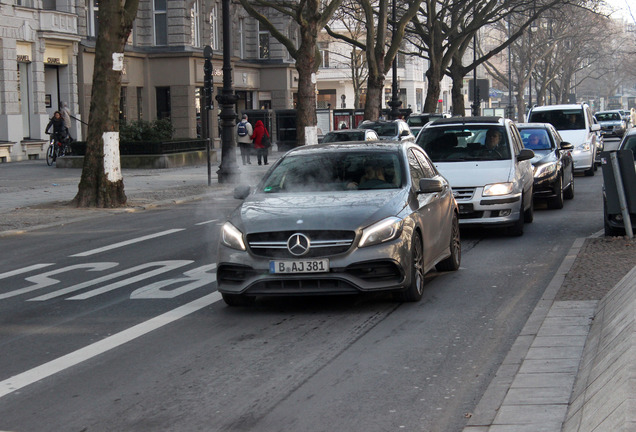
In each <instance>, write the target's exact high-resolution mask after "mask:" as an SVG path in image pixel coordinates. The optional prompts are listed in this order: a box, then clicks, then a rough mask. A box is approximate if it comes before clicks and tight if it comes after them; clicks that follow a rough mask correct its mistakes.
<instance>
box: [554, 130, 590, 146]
mask: <svg viewBox="0 0 636 432" xmlns="http://www.w3.org/2000/svg"><path fill="white" fill-rule="evenodd" d="M559 134H560V135H561V138H563V141H565V142H569V143H570V144H572V145H573V146H574V147H577V146H580V145H581V144H583V143H584V142H585V141H586V140H587V131H586V130H585V129H577V130H560V131H559Z"/></svg>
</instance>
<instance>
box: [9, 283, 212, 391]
mask: <svg viewBox="0 0 636 432" xmlns="http://www.w3.org/2000/svg"><path fill="white" fill-rule="evenodd" d="M220 299H221V294H220V293H219V292H218V291H217V292H213V293H212V294H208V295H206V296H204V297H201V298H199V299H197V300H194V301H192V302H190V303H187V304H185V305H183V306H180V307H178V308H176V309H173V310H171V311H168V312H166V313H164V314H161V315H159V316H156V317H154V318H152V319H149V320H148V321H145V322H142V323H140V324H137V325H136V326H134V327H131V328H129V329H126V330H124V331H121V332H119V333H117V334H114V335H112V336H109V337H107V338H106V339H103V340H101V341H99V342H95V343H93V344H91V345H88V346H85V347H84V348H80V349H78V350H77V351H74V352H72V353H69V354H67V355H65V356H62V357H60V358H57V359H55V360H51V361H50V362H48V363H44V364H43V365H40V366H37V367H35V368H33V369H30V370H28V371H25V372H22V373H20V374H18V375H14V376H12V377H11V378H9V379H6V380H4V381H0V398H2V397H4V396H6V395H8V394H11V393H13V392H14V391H16V390H20V389H21V388H24V387H26V386H28V385H30V384H33V383H36V382H38V381H40V380H43V379H45V378H48V377H50V376H52V375H55V374H56V373H58V372H61V371H63V370H65V369H68V368H70V367H71V366H75V365H78V364H80V363H82V362H84V361H87V360H90V359H91V358H93V357H96V356H98V355H100V354H103V353H105V352H107V351H110V350H112V349H114V348H117V347H119V346H121V345H123V344H125V343H127V342H130V341H132V340H134V339H137V338H139V337H141V336H143V335H145V334H147V333H150V332H151V331H153V330H157V329H158V328H161V327H163V326H165V325H167V324H170V323H172V322H174V321H176V320H178V319H181V318H183V317H185V316H187V315H190V314H191V313H194V312H196V311H198V310H200V309H203V308H204V307H207V306H209V305H211V304H213V303H215V302H217V301H219V300H220Z"/></svg>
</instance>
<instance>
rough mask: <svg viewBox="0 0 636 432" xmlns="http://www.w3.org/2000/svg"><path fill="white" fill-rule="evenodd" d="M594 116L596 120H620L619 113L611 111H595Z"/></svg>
mask: <svg viewBox="0 0 636 432" xmlns="http://www.w3.org/2000/svg"><path fill="white" fill-rule="evenodd" d="M595 117H596V120H598V121H612V120H622V118H621V115H620V114H619V113H611V112H605V113H602V112H600V113H596V114H595Z"/></svg>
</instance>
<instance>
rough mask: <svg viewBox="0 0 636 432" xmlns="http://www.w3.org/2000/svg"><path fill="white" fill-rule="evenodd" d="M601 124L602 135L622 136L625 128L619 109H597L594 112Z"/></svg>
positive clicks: (625, 124)
mask: <svg viewBox="0 0 636 432" xmlns="http://www.w3.org/2000/svg"><path fill="white" fill-rule="evenodd" d="M594 117H596V120H598V123H599V124H600V125H601V134H602V135H603V136H604V137H617V138H622V137H623V135H625V131H626V130H627V123H626V122H625V119H624V118H623V115H622V114H621V112H620V111H619V110H612V111H599V112H597V113H596V114H594Z"/></svg>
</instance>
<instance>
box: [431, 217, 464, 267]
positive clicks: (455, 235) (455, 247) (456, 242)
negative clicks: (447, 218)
mask: <svg viewBox="0 0 636 432" xmlns="http://www.w3.org/2000/svg"><path fill="white" fill-rule="evenodd" d="M452 223H453V226H452V228H451V238H450V256H449V257H448V258H446V259H445V260H442V261H440V262H438V263H437V265H436V266H435V268H436V269H437V271H455V270H458V269H459V266H460V264H461V261H462V242H461V239H460V236H459V221H458V220H457V215H456V214H454V215H453V222H452Z"/></svg>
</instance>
